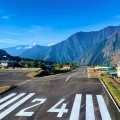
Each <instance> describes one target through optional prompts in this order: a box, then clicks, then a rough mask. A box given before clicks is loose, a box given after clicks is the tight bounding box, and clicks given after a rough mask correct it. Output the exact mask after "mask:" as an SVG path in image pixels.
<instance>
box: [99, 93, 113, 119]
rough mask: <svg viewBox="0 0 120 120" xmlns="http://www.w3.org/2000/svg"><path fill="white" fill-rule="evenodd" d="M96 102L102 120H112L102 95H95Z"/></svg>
mask: <svg viewBox="0 0 120 120" xmlns="http://www.w3.org/2000/svg"><path fill="white" fill-rule="evenodd" d="M97 101H98V105H99V108H100V113H101V117H102V120H112V119H111V117H110V115H109V112H108V109H107V107H106V105H105V102H104V99H103V97H102V95H97Z"/></svg>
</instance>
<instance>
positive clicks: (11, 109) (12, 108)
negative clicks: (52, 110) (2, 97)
mask: <svg viewBox="0 0 120 120" xmlns="http://www.w3.org/2000/svg"><path fill="white" fill-rule="evenodd" d="M34 94H35V93H30V94H29V95H27V96H26V97H24V98H23V99H21V100H20V101H18V102H17V103H15V104H14V105H12V106H11V107H9V108H8V109H6V110H5V111H4V112H2V113H1V114H0V120H1V119H2V118H4V117H5V116H6V115H8V114H9V113H11V112H12V111H13V110H14V109H16V108H17V107H19V106H20V105H21V104H23V103H24V102H25V101H27V100H28V99H29V98H31V97H32V96H33V95H34Z"/></svg>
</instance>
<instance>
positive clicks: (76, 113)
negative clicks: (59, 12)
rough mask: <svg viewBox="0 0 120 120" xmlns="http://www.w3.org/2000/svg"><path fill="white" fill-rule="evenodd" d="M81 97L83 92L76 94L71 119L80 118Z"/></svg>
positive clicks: (76, 119)
mask: <svg viewBox="0 0 120 120" xmlns="http://www.w3.org/2000/svg"><path fill="white" fill-rule="evenodd" d="M81 98H82V95H81V94H76V96H75V100H74V103H73V108H72V111H71V115H70V119H69V120H79V113H80V106H81Z"/></svg>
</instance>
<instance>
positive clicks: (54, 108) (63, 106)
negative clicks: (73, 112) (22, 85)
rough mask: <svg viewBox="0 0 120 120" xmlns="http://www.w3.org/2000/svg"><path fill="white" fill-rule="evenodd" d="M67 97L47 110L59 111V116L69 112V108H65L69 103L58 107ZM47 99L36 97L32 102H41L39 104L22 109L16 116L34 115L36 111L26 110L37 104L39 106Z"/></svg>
mask: <svg viewBox="0 0 120 120" xmlns="http://www.w3.org/2000/svg"><path fill="white" fill-rule="evenodd" d="M64 100H65V99H62V100H60V101H59V102H58V103H57V104H55V105H54V106H53V107H52V108H50V109H49V110H48V111H47V112H58V115H57V117H62V115H63V113H67V112H68V109H65V108H66V106H67V104H66V103H63V105H62V107H61V108H60V109H57V108H56V107H57V106H58V105H60V104H61V103H62V102H63V101H64ZM45 101H46V99H34V100H33V101H32V102H39V103H37V104H34V105H32V106H30V107H27V108H24V109H22V110H21V111H20V112H18V113H17V114H16V115H15V116H32V115H33V114H34V112H25V111H26V110H29V109H30V108H33V107H35V106H38V105H40V104H43V103H44V102H45Z"/></svg>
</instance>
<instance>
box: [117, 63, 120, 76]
mask: <svg viewBox="0 0 120 120" xmlns="http://www.w3.org/2000/svg"><path fill="white" fill-rule="evenodd" d="M117 77H120V62H119V63H117Z"/></svg>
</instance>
